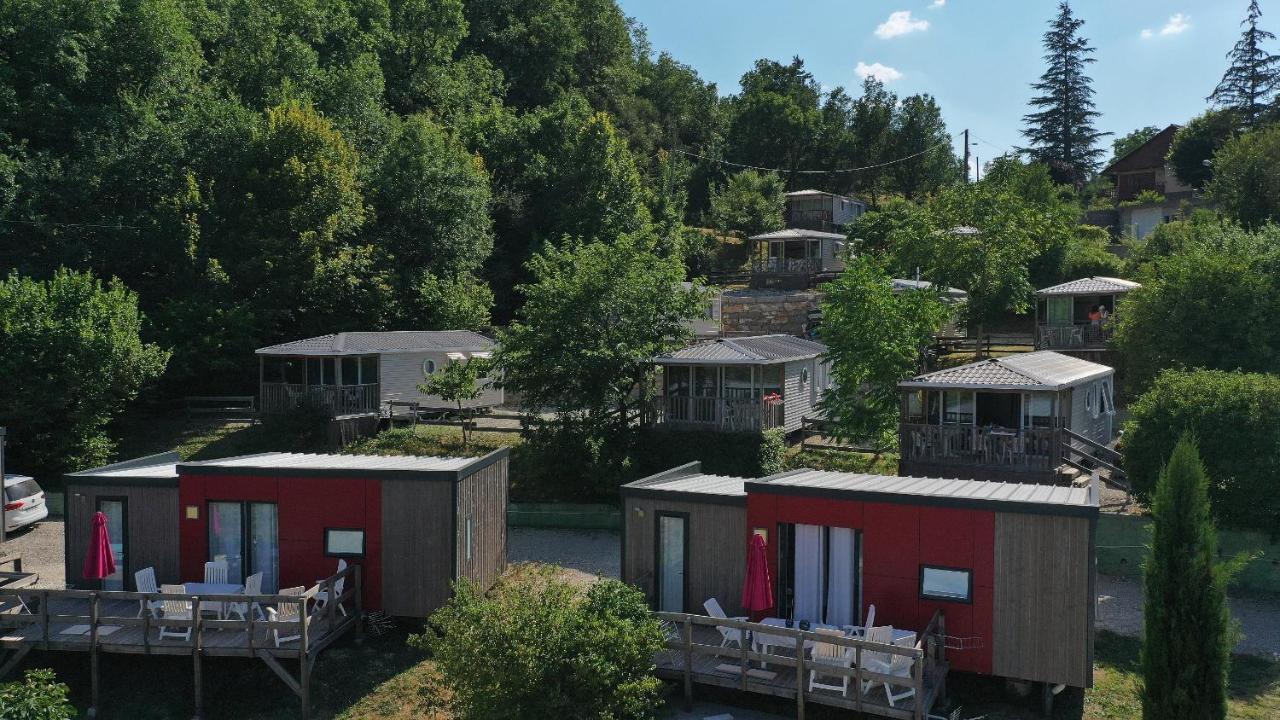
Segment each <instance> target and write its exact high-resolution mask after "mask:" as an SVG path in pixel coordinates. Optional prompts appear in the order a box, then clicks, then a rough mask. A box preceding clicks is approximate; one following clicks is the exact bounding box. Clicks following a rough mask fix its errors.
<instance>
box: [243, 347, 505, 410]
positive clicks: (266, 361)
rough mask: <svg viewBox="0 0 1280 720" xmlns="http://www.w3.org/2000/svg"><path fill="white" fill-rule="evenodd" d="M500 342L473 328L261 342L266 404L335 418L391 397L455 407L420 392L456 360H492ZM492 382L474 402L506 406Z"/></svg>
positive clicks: (429, 405) (265, 407) (375, 407)
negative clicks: (265, 344) (429, 379)
mask: <svg viewBox="0 0 1280 720" xmlns="http://www.w3.org/2000/svg"><path fill="white" fill-rule="evenodd" d="M493 348H494V343H493V341H492V340H490V339H489V338H487V337H485V336H483V335H481V334H479V333H474V332H471V331H470V330H429V331H426V330H423V331H420V330H405V331H398V332H344V333H334V334H331V335H321V336H319V337H313V338H307V339H305V340H294V341H292V342H287V343H281V344H279V345H272V346H270V347H264V348H259V349H258V350H257V351H256V354H257V356H258V361H259V378H260V385H261V408H262V411H263V412H266V413H281V412H290V411H293V410H298V409H312V410H319V411H321V412H324V413H328V414H329V415H331V416H335V417H336V416H348V415H376V414H377V413H379V411H380V410H381V407H382V404H383V403H386V402H390V401H400V402H417V403H419V405H420V406H421V407H423V408H448V407H452V404H451V403H446V402H444V401H443V400H442V399H440V398H439V397H435V396H427V395H423V394H422V393H420V392H418V385H419V384H421V383H422V382H424V381H425V379H426V376H427V375H430V374H432V373H434V372H436V371H437V370H439V369H441V368H443V367H444V366H445V365H447V364H449V362H451V361H454V360H469V359H471V358H487V357H489V356H490V355H491V353H492V352H493ZM502 397H503V396H502V389H501V388H496V387H493V386H492V385H490V386H488V387H486V388H485V390H484V393H483V394H482V395H481V396H480V397H479V398H477V399H476V400H474V401H471V405H472V406H474V407H493V406H495V405H501V404H502Z"/></svg>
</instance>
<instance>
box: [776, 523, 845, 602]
mask: <svg viewBox="0 0 1280 720" xmlns="http://www.w3.org/2000/svg"><path fill="white" fill-rule="evenodd" d="M794 532H795V536H794V540H793V541H792V548H793V550H792V553H791V556H790V560H791V563H790V568H788V570H789V573H790V577H789V578H788V579H789V580H790V581H791V583H792V587H791V588H790V590H791V607H790V615H791V617H792V618H793V619H795V620H797V621H799V620H808V621H810V622H816V623H826V624H828V625H853V624H855V623H856V622H857V621H858V617H859V613H858V610H859V605H860V603H861V600H860V597H859V592H858V587H859V575H860V573H861V559H860V553H859V552H858V532H857V531H856V530H852V529H849V528H839V527H827V526H823V525H795V526H794ZM780 577H781V576H780ZM780 595H785V593H780Z"/></svg>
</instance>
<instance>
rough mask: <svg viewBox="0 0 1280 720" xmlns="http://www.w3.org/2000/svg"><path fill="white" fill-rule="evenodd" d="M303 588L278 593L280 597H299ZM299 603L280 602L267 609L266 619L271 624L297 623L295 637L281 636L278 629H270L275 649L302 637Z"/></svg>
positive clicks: (292, 588) (287, 589)
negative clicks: (274, 640) (276, 605)
mask: <svg viewBox="0 0 1280 720" xmlns="http://www.w3.org/2000/svg"><path fill="white" fill-rule="evenodd" d="M302 592H303V588H301V587H291V588H285V589H284V590H281V591H280V594H281V595H290V596H301V595H302ZM299 604H300V603H297V602H294V601H291V600H290V601H282V602H281V603H280V605H279V606H278V607H269V608H267V619H268V620H270V621H271V622H296V623H298V625H299V627H298V634H297V635H281V634H280V628H272V629H271V632H272V633H273V634H274V635H275V638H276V647H280V644H281V643H287V642H292V641H294V640H298V639H300V638H301V637H302V627H301V625H302V622H303V619H302V616H301V615H300V614H299V607H298V605H299Z"/></svg>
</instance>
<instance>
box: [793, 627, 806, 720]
mask: <svg viewBox="0 0 1280 720" xmlns="http://www.w3.org/2000/svg"><path fill="white" fill-rule="evenodd" d="M804 635H805V633H804V631H803V630H801V631H800V632H799V633H798V634H797V635H796V637H795V640H796V720H804Z"/></svg>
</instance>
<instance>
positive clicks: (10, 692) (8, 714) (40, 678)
mask: <svg viewBox="0 0 1280 720" xmlns="http://www.w3.org/2000/svg"><path fill="white" fill-rule="evenodd" d="M69 694H70V691H69V690H68V688H67V686H66V685H64V684H62V683H60V682H58V678H57V676H55V675H54V674H53V671H52V670H28V671H27V672H26V673H25V674H24V675H23V679H22V681H21V682H8V683H2V684H0V720H71V718H74V717H75V716H76V708H75V706H74V705H72V704H71V701H70V700H69V699H68V698H67V696H68V695H69Z"/></svg>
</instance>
